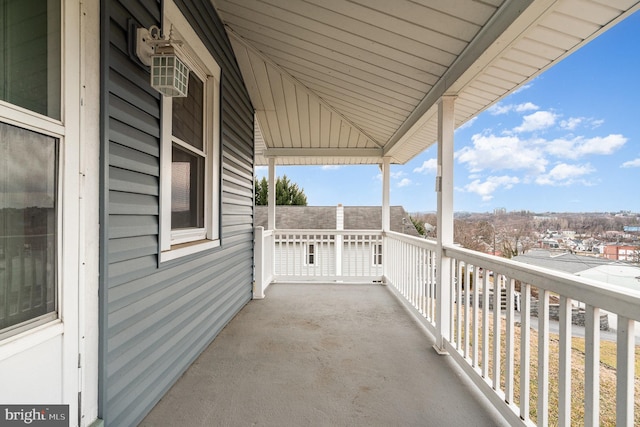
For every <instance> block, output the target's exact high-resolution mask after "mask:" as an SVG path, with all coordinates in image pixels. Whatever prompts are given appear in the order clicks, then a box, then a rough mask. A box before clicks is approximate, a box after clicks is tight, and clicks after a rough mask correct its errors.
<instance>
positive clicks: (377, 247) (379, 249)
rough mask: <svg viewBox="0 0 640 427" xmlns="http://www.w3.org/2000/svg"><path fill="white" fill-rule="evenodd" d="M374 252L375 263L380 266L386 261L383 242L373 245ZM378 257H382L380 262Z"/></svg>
mask: <svg viewBox="0 0 640 427" xmlns="http://www.w3.org/2000/svg"><path fill="white" fill-rule="evenodd" d="M371 249H372V251H371V252H372V254H373V265H374V266H380V265H382V263H383V262H384V259H383V258H382V256H383V251H382V243H373V245H372V246H371ZM378 258H380V262H378Z"/></svg>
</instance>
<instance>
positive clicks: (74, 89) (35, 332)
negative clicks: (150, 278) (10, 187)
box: [0, 0, 100, 426]
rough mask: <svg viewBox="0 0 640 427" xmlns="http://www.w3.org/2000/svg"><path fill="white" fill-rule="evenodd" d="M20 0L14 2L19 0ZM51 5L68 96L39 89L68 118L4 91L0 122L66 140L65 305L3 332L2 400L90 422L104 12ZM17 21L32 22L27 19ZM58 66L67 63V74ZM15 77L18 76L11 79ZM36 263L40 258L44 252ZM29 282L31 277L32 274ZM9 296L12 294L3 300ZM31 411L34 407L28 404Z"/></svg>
mask: <svg viewBox="0 0 640 427" xmlns="http://www.w3.org/2000/svg"><path fill="white" fill-rule="evenodd" d="M43 3H44V4H47V2H32V3H26V2H24V3H21V4H20V6H24V7H27V8H30V7H32V6H34V5H35V6H38V7H39V6H41V5H42V4H43ZM18 4H19V3H18V2H13V5H14V6H16V5H18ZM58 6H59V9H58ZM48 7H49V9H48V13H49V12H52V11H54V10H55V14H59V15H58V16H55V15H54V18H51V17H50V16H49V15H47V19H53V20H55V21H58V22H60V29H59V31H60V43H59V45H58V46H56V43H54V44H53V45H48V46H47V47H48V49H47V52H46V55H49V56H53V55H56V52H57V53H58V54H59V55H60V56H59V58H60V65H59V66H58V67H56V66H54V65H51V63H50V64H49V65H50V66H51V69H48V70H47V71H46V73H48V74H49V78H48V79H47V83H48V84H52V83H53V84H52V86H56V85H57V86H58V90H59V93H58V97H59V99H57V100H55V99H54V100H53V101H51V99H48V95H50V93H47V94H45V93H43V92H42V91H40V92H38V93H37V95H39V96H40V97H42V98H43V99H48V101H49V106H50V107H51V106H55V108H57V109H58V110H60V111H59V115H55V114H54V115H48V114H47V113H43V112H38V111H35V110H33V109H31V108H30V107H29V106H24V105H23V106H21V105H14V104H13V103H12V100H7V99H5V98H3V102H0V122H1V123H3V125H10V126H13V127H15V128H19V129H21V130H26V131H29V132H33V133H35V134H39V135H44V136H46V137H49V138H53V139H55V140H56V142H57V148H56V150H57V154H56V156H55V157H56V159H55V169H56V171H55V180H56V181H57V183H56V186H57V188H56V191H55V195H54V198H55V204H56V207H55V211H56V219H55V226H54V227H53V229H54V230H55V231H54V233H55V239H54V240H55V243H54V244H53V246H54V248H55V249H54V252H55V253H56V255H55V257H54V259H55V261H53V262H52V263H51V264H50V265H49V267H47V268H52V269H55V272H56V273H55V284H54V287H55V289H56V291H55V293H56V298H57V304H56V309H55V312H53V313H51V318H50V319H48V320H45V321H40V322H39V321H37V320H38V319H31V320H35V322H34V323H33V324H31V323H29V324H27V325H25V326H23V327H21V328H19V329H18V332H17V333H13V331H9V333H8V334H7V333H6V332H7V331H6V330H2V331H0V332H2V333H1V334H0V384H1V385H0V403H2V404H3V405H6V404H18V405H53V404H66V405H69V419H68V422H69V425H70V426H76V425H89V424H91V423H92V422H93V421H94V420H95V419H96V417H97V413H98V407H97V402H98V398H97V393H98V379H97V376H98V297H97V295H98V263H99V261H98V251H99V249H98V246H99V232H98V229H99V225H98V217H99V212H98V206H99V198H98V193H99V191H98V190H99V174H98V170H99V161H98V159H99V152H100V150H99V148H100V145H99V143H100V140H99V131H98V130H99V125H98V122H99V101H98V100H99V94H100V92H99V74H100V73H99V69H100V58H99V39H100V34H99V19H100V9H99V3H97V2H88V3H87V2H85V3H82V2H80V1H78V0H61V1H60V2H49V3H48ZM36 10H38V11H39V9H37V8H36ZM4 12H6V10H4ZM3 18H6V19H7V21H5V22H4V24H5V25H8V26H13V27H14V28H15V26H16V21H15V20H12V19H13V18H12V17H11V16H9V15H5V16H0V19H3ZM18 25H25V24H24V23H23V22H21V23H20V24H18ZM54 27H55V25H54V26H53V27H52V28H54ZM32 30H34V29H33V28H26V32H28V33H29V34H30V35H32V36H33V34H34V33H37V31H32ZM35 30H37V29H35ZM48 31H49V34H53V33H54V32H56V31H57V30H56V29H51V28H48ZM14 47H15V46H14ZM19 49H21V50H22V51H23V52H27V53H26V55H27V56H26V61H24V62H23V63H22V64H21V67H23V68H21V71H22V73H23V76H24V74H27V73H33V74H34V75H37V74H38V72H40V71H42V70H40V69H35V70H34V68H33V63H34V61H32V59H33V58H32V57H29V56H28V55H29V54H30V53H29V52H28V51H29V49H30V46H26V47H25V46H19ZM24 58H25V57H23V59H24ZM36 62H37V61H36ZM54 62H55V61H54ZM25 64H26V65H25ZM15 66H16V64H15V62H12V59H9V61H8V62H5V63H4V64H3V70H5V71H6V70H7V69H10V68H12V67H15ZM56 68H59V70H58V71H57V72H59V76H58V75H56V70H55V69H56ZM23 76H19V77H21V81H22V83H27V84H28V85H30V84H32V83H33V82H32V81H30V80H29V79H30V78H32V77H31V76H29V77H23ZM52 76H54V77H52ZM3 77H4V76H3ZM58 78H59V81H58ZM5 83H6V81H5ZM9 84H10V85H13V84H15V82H12V81H10V83H9ZM37 89H38V90H40V89H41V88H40V87H37ZM46 90H47V91H48V90H50V89H46ZM53 92H56V89H53ZM58 102H59V105H57V106H56V105H55V104H57V103H58ZM47 116H48V117H47ZM9 139H10V138H9ZM2 142H5V141H2ZM0 145H2V144H0ZM0 151H2V150H0ZM4 155H5V154H4V152H3V154H2V156H4ZM30 155H31V157H30V158H29V159H28V160H27V161H25V163H26V164H24V165H23V164H22V163H21V161H18V160H16V159H15V158H11V157H9V161H12V162H13V163H15V165H14V166H17V167H19V168H21V169H26V170H29V169H28V167H29V166H31V167H32V165H30V164H29V162H33V164H38V160H39V157H40V156H41V155H42V153H41V152H38V151H35V150H34V151H32V152H30ZM2 156H0V158H2ZM2 160H4V161H6V160H7V158H2ZM21 160H24V159H21ZM4 166H6V163H5V164H4V165H3V167H4ZM0 186H2V188H3V190H2V191H3V192H4V191H6V190H5V189H6V188H7V187H5V186H4V185H2V184H0ZM27 195H28V194H27ZM4 196H6V194H2V195H1V196H0V209H2V208H4V207H6V206H5V205H4V202H5V200H7V199H5V198H4ZM9 231H10V230H9ZM6 232H7V230H6V229H5V230H0V234H1V235H0V237H2V238H3V239H4V238H5V237H7V236H6V235H4V233H6ZM0 252H2V256H1V257H0V258H2V261H1V262H0V294H2V297H4V298H6V294H5V293H4V291H5V289H4V287H5V286H7V283H6V282H5V280H6V276H4V275H3V274H4V273H5V271H3V270H4V269H5V267H6V264H5V263H6V262H7V261H8V259H7V258H8V257H7V254H6V253H5V252H4V247H3V250H2V251H0ZM23 259H24V258H23ZM31 260H32V261H33V262H34V263H37V262H38V261H37V260H36V258H35V257H33V258H31ZM34 268H36V267H34ZM38 268H40V267H38ZM40 271H42V270H40ZM20 281H23V282H24V283H26V281H25V278H24V276H23V277H21V278H20ZM24 283H21V284H24ZM4 298H0V299H4ZM6 302H7V301H6V300H3V302H2V304H3V305H4V304H5V303H6ZM6 314H7V312H6V311H4V315H6ZM26 410H28V406H25V411H26ZM78 414H80V416H78ZM2 419H4V415H3V417H2Z"/></svg>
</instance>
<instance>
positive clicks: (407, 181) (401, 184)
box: [398, 178, 411, 187]
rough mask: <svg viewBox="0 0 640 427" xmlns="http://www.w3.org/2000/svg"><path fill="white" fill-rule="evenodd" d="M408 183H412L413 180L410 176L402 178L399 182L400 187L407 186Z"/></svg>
mask: <svg viewBox="0 0 640 427" xmlns="http://www.w3.org/2000/svg"><path fill="white" fill-rule="evenodd" d="M408 185H411V180H410V179H409V178H403V179H402V180H400V182H399V183H398V187H406V186H408Z"/></svg>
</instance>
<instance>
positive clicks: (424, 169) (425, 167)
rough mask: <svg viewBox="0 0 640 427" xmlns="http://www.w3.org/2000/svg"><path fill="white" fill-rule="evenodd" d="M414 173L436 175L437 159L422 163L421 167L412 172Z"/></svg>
mask: <svg viewBox="0 0 640 427" xmlns="http://www.w3.org/2000/svg"><path fill="white" fill-rule="evenodd" d="M413 171H414V172H415V173H424V174H429V173H436V172H437V171H438V160H437V159H429V160H425V161H424V162H422V166H420V167H417V168H415V169H414V170H413Z"/></svg>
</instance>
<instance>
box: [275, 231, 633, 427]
mask: <svg viewBox="0 0 640 427" xmlns="http://www.w3.org/2000/svg"><path fill="white" fill-rule="evenodd" d="M268 238H272V240H271V241H270V242H268V243H267V239H268ZM264 244H265V247H267V245H272V246H271V248H272V250H274V252H273V253H274V258H273V261H272V262H273V270H272V271H273V275H272V277H273V279H275V280H288V281H305V280H356V279H359V280H361V281H364V280H370V279H373V280H380V279H382V280H383V281H384V282H385V283H386V284H388V285H389V287H390V288H391V289H392V290H393V291H394V292H395V293H396V295H398V296H399V297H400V299H401V300H402V301H404V303H405V305H406V306H407V307H408V308H409V309H410V310H411V311H412V312H413V313H414V314H415V315H416V317H417V318H418V319H420V320H421V322H422V324H423V325H424V326H425V327H426V328H427V329H428V330H429V331H430V332H432V333H433V334H434V335H436V336H438V334H440V335H441V336H442V337H443V344H442V347H444V348H440V350H443V349H444V350H446V351H447V352H448V354H450V355H451V356H452V358H453V359H454V360H455V361H456V362H457V364H458V365H459V366H460V367H461V368H462V369H463V371H465V372H466V374H467V375H468V376H469V378H470V379H472V380H473V381H474V382H475V383H476V385H477V386H478V387H479V388H480V390H482V391H483V392H484V394H485V395H486V396H487V397H488V398H489V400H490V401H491V402H492V403H493V405H494V406H495V407H496V408H497V409H498V410H499V411H500V412H501V413H502V414H503V415H504V416H505V418H506V419H507V420H508V421H509V422H510V423H511V424H512V425H517V424H520V425H538V426H547V425H550V424H557V425H561V426H566V425H570V424H571V419H572V417H573V418H574V420H575V419H576V418H578V419H580V422H579V424H585V425H589V426H597V425H600V424H603V423H605V421H604V420H603V419H602V418H601V417H600V414H601V413H611V412H613V413H615V416H614V418H615V424H616V425H618V426H634V425H640V422H639V421H640V415H639V414H637V413H634V404H635V393H636V392H635V386H634V384H635V382H637V381H639V380H638V379H636V373H635V349H636V336H635V324H636V322H637V321H640V292H637V291H630V290H628V289H620V288H616V287H614V286H608V285H606V284H603V283H601V282H597V281H593V280H588V279H583V278H580V277H577V276H573V275H570V274H564V273H561V272H556V271H552V270H548V269H544V268H539V267H534V266H530V265H525V264H521V263H518V262H515V261H511V260H507V259H504V258H499V257H495V256H491V255H485V254H481V253H478V252H474V251H469V250H466V249H462V248H459V247H453V246H445V247H444V248H443V251H442V254H441V257H438V253H437V249H438V247H437V245H436V243H435V242H434V241H430V240H424V239H418V238H414V237H410V236H406V235H404V234H399V233H393V232H390V233H384V235H383V234H382V233H380V232H369V231H367V232H363V231H360V232H352V231H348V232H346V231H345V232H342V231H339V232H338V231H327V232H325V231H322V232H318V231H300V230H287V231H280V230H279V231H276V232H274V233H273V235H272V236H267V237H265V243H264ZM309 244H313V245H317V246H314V249H313V251H314V256H317V257H318V258H317V262H318V264H316V265H312V266H310V265H306V266H304V265H301V266H300V265H299V266H297V267H296V266H294V265H293V264H295V263H304V261H305V260H306V261H307V264H308V261H309V258H308V255H309V251H308V245H309ZM348 244H351V245H352V248H351V249H349V250H347V249H346V248H347V247H348ZM377 245H382V249H383V252H382V253H381V254H380V253H379V249H378V246H377ZM305 246H307V251H306V252H305V251H304V249H303V248H304V247H305ZM374 246H376V249H373V248H374ZM316 248H317V249H316ZM336 249H337V250H336ZM374 256H375V257H376V259H375V260H374V259H373V258H374ZM439 258H443V259H444V260H447V259H448V260H450V263H449V262H442V265H450V269H451V271H450V272H449V274H444V275H443V276H444V277H447V276H450V277H451V283H450V285H449V286H445V287H443V289H445V290H446V291H447V293H445V294H444V295H446V296H448V298H441V299H438V295H437V292H436V273H437V271H438V266H437V263H438V260H439ZM265 259H266V257H265ZM364 259H366V260H367V261H363V260H364ZM380 261H383V263H384V265H380V264H381V262H380ZM315 263H316V260H314V264H315ZM325 263H326V265H327V268H326V269H321V268H320V267H321V266H322V265H323V264H325ZM358 266H360V267H358ZM359 275H360V276H359ZM263 277H266V276H263ZM494 288H495V291H494ZM498 290H499V291H498ZM443 301H449V303H448V304H447V305H448V306H445V307H442V306H440V305H439V304H442V303H443ZM443 313H449V314H447V315H446V316H445V317H444V319H445V321H444V322H442V323H445V324H440V325H439V324H438V318H440V317H439V315H438V314H443ZM602 313H608V315H609V317H613V318H612V319H611V320H612V321H615V323H616V324H617V332H616V333H615V334H614V335H613V337H614V340H615V342H616V344H615V348H616V356H615V357H614V360H615V361H614V362H611V361H610V360H609V361H607V362H606V363H608V364H612V363H613V364H614V365H615V367H614V368H613V371H614V374H613V375H615V381H614V383H615V385H614V386H613V387H615V390H616V391H615V396H613V397H612V398H611V399H609V400H608V401H605V400H604V399H601V398H600V397H601V396H600V395H601V393H600V384H601V369H605V368H604V367H603V368H601V357H600V347H601V344H600V338H601V336H600V325H601V320H603V319H604V318H603V317H601V314H602ZM576 323H579V324H581V326H575V325H574V324H576ZM612 323H613V322H612ZM582 325H583V326H582ZM576 335H581V336H583V337H584V338H583V340H584V343H582V344H581V343H577V344H576V342H575V340H578V341H579V340H581V339H582V338H576ZM536 337H537V338H536ZM576 348H580V350H579V351H578V350H576ZM583 349H584V350H583ZM579 353H581V354H582V353H583V354H584V361H582V360H581V361H580V364H581V366H573V365H572V363H573V364H574V365H575V364H576V360H578V356H580V354H579ZM602 363H605V362H602ZM603 366H604V365H603ZM572 369H574V371H572ZM606 369H609V371H607V372H605V373H606V374H607V375H609V374H610V371H611V368H606ZM577 371H584V374H583V376H582V377H580V376H576V372H577ZM556 372H557V375H555V374H556ZM572 372H573V373H572ZM638 375H639V376H640V373H638ZM603 381H604V379H603ZM638 393H640V391H638ZM576 394H577V395H581V394H583V395H584V407H583V409H581V410H579V411H578V413H576V411H575V409H574V412H573V413H572V405H571V398H572V396H573V395H576ZM555 402H557V403H555ZM550 406H553V407H557V411H553V413H552V412H550V411H549V408H550ZM550 414H553V418H552V419H550ZM556 417H557V418H556ZM607 422H610V421H607Z"/></svg>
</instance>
